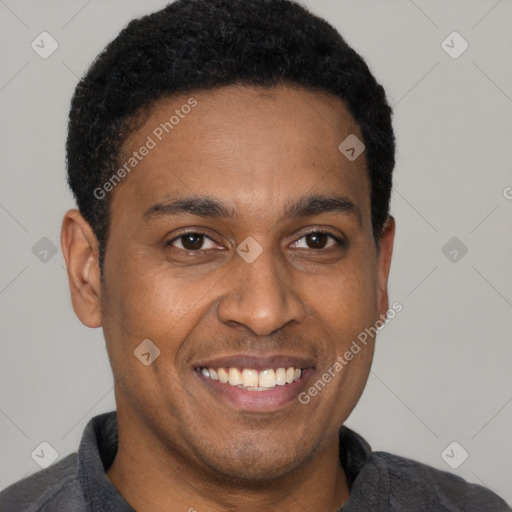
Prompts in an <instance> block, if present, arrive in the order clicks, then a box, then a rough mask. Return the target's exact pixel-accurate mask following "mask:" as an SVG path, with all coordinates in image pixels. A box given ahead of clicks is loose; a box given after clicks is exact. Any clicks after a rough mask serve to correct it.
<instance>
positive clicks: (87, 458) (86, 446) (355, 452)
mask: <svg viewBox="0 0 512 512" xmlns="http://www.w3.org/2000/svg"><path fill="white" fill-rule="evenodd" d="M339 439H340V444H339V446H340V448H339V455H340V463H341V465H342V467H343V469H344V471H345V474H346V477H347V482H348V484H349V487H350V488H351V490H352V487H353V483H354V481H355V479H356V478H357V476H358V474H359V473H360V471H361V469H362V468H363V466H364V465H365V464H366V462H367V460H368V458H369V457H370V455H371V453H372V449H371V446H370V445H369V444H368V443H367V442H366V441H365V440H364V439H363V438H362V437H361V436H360V435H359V434H357V433H356V432H354V431H353V430H351V429H350V428H348V427H346V426H342V427H341V429H340V430H339ZM117 446H118V433H117V413H116V411H111V412H106V413H103V414H100V415H98V416H95V417H94V418H92V419H91V420H90V421H89V423H88V424H87V425H86V427H85V430H84V433H83V436H82V440H81V442H80V447H79V450H78V479H79V481H80V486H81V488H82V493H83V495H84V498H85V502H86V504H87V511H88V512H103V511H105V512H106V511H111V510H116V511H119V512H135V510H134V509H133V508H132V507H131V506H130V505H129V504H128V503H127V502H126V501H125V500H124V498H123V496H122V495H121V494H120V493H119V491H118V490H117V488H116V487H115V486H114V485H113V484H112V482H111V481H110V479H109V478H108V476H107V474H106V471H107V470H108V469H109V468H110V466H111V464H112V462H113V461H114V458H115V456H116V453H117Z"/></svg>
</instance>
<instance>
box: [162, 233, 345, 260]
mask: <svg viewBox="0 0 512 512" xmlns="http://www.w3.org/2000/svg"><path fill="white" fill-rule="evenodd" d="M318 233H321V234H324V235H328V236H329V237H330V238H332V239H333V240H334V241H335V243H336V246H337V247H339V248H345V247H346V246H347V243H346V241H345V240H343V239H342V238H340V237H338V236H336V235H334V234H333V233H331V232H330V231H327V230H323V229H315V230H313V231H309V232H307V233H304V234H303V235H302V236H301V237H300V238H299V239H298V240H297V242H298V241H299V240H302V239H303V238H304V237H306V236H308V235H316V234H318ZM187 235H200V236H204V237H206V238H208V239H209V240H211V241H212V242H215V240H213V239H212V238H211V237H209V236H208V235H207V234H206V233H203V232H202V231H187V232H185V233H181V234H180V235H178V236H176V237H174V238H173V239H172V240H169V241H168V242H166V244H165V247H169V246H172V244H173V243H174V242H175V241H176V240H179V239H180V238H182V237H184V236H187ZM295 243H296V242H295ZM177 249H179V250H180V251H183V252H186V253H187V254H191V253H192V254H195V253H199V254H200V253H203V252H205V251H209V250H210V249H198V250H196V251H190V250H186V249H180V248H179V247H178V248H177ZM327 249H332V247H328V248H327ZM327 249H325V248H321V249H309V250H311V251H315V252H322V251H326V250H327Z"/></svg>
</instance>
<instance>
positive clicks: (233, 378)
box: [196, 366, 304, 391]
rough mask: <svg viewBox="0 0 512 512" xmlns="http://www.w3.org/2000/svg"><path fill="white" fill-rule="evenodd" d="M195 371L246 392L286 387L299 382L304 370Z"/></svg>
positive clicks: (215, 369) (203, 369) (289, 368)
mask: <svg viewBox="0 0 512 512" xmlns="http://www.w3.org/2000/svg"><path fill="white" fill-rule="evenodd" d="M196 371H198V372H199V373H201V374H202V375H203V376H204V377H206V378H208V379H211V380H216V381H219V382H220V383H222V384H226V385H228V386H233V387H236V388H239V389H244V390H247V391H269V390H271V389H274V388H276V387H278V386H286V385H289V384H292V383H293V382H296V381H298V380H300V378H301V377H302V375H303V373H304V368H295V367H293V366H289V367H287V368H284V367H280V368H266V369H264V370H256V369H254V368H234V367H232V368H206V367H199V368H196Z"/></svg>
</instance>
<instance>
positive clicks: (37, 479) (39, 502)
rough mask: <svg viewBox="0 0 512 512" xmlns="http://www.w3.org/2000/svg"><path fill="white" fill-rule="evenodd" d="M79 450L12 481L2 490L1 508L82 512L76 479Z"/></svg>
mask: <svg viewBox="0 0 512 512" xmlns="http://www.w3.org/2000/svg"><path fill="white" fill-rule="evenodd" d="M77 464H78V456H77V453H72V454H70V455H68V456H67V457H65V458H64V459H62V460H61V461H59V462H56V463H55V464H52V465H51V466H50V467H48V468H46V469H43V470H41V471H38V472H37V473H33V474H32V475H29V476H27V477H26V478H24V479H22V480H19V481H18V482H15V483H13V484H12V485H10V486H9V487H7V488H5V489H4V490H3V491H2V492H0V510H1V511H2V512H43V511H44V512H46V511H52V512H57V511H66V512H79V511H80V510H85V509H82V507H81V504H82V503H83V497H82V492H81V489H80V484H79V482H78V480H77Z"/></svg>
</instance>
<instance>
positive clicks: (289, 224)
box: [0, 0, 509, 512]
mask: <svg viewBox="0 0 512 512" xmlns="http://www.w3.org/2000/svg"><path fill="white" fill-rule="evenodd" d="M66 149H67V164H68V180H69V184H70V186H71V189H72V190H73V193H74V194H75V197H76V200H77V203H78V208H79V209H78V210H70V211H69V212H67V213H66V215H65V217H64V221H63V225H62V240H61V241H62V249H63V253H64V256H65V259H66V263H67V267H68V273H69V283H70V290H71V297H72V302H73V307H74V310H75V312H76V314H77V316H78V317H79V318H80V320H81V321H82V322H83V323H84V324H85V325H86V326H88V327H100V326H101V327H102V328H103V331H104V334H105V340H106V343H107V350H108V354H109V358H110V362H111V366H112V370H113V373H114V379H115V396H116V405H117V411H116V412H112V413H107V414H102V415H99V416H97V417H95V418H93V419H92V420H91V421H90V422H89V424H88V425H87V427H86V429H85V432H84V435H83V438H82V442H81V444H80V448H79V451H78V455H77V454H72V455H69V456H68V457H66V458H64V459H63V460H61V461H60V462H57V463H55V464H54V465H53V466H50V467H49V468H48V469H46V470H43V471H41V472H39V473H37V474H35V475H32V476H30V477H28V478H27V479H25V480H22V481H21V482H18V483H16V484H14V485H13V486H11V487H9V488H7V489H6V490H5V491H4V492H3V493H2V494H1V495H0V509H1V510H2V511H29V510H30V511H36V510H37V511H71V512H74V511H86V510H87V511H93V510H94V511H127V510H137V511H142V512H144V511H152V512H159V511H180V510H183V511H187V510H188V511H189V512H192V511H199V512H220V511H228V510H230V511H231V510H236V511H261V510H278V511H281V512H288V511H292V510H311V511H312V510H315V511H325V512H335V511H338V510H343V511H346V512H355V511H369V510H370V511H373V510H394V511H395V510H396V511H411V510H415V511H416V510H434V511H455V510H461V511H462V510H464V511H477V510H478V511H483V510H486V511H491V510H492V511H502V510H509V508H508V506H507V504H506V503H505V502H504V501H503V500H501V499H500V498H499V497H498V496H496V495H495V494H493V493H492V492H490V491H488V490H486V489H484V488H483V487H480V486H478V485H473V484H469V483H466V482H464V481H463V480H462V479H461V478H459V477H457V476H455V475H452V474H449V473H447V472H442V471H439V470H436V469H433V468H430V467H428V466H425V465H422V464H420V463H418V462H415V461H412V460H408V459H404V458H401V457H398V456H394V455H391V454H388V453H383V452H372V451H371V448H370V446H369V445H368V443H367V442H366V441H365V440H364V439H362V438H361V437H360V436H359V435H357V434H356V433H355V432H353V431H351V430H350V429H348V428H347V427H344V426H343V424H344V422H345V421H346V419H347V418H348V416H349V415H350V413H351V411H352V410H353V408H354V406H355V405H356V403H357V402H358V400H359V398H360V396H361V394H362V392H363V389H364V387H365V384H366V381H367V378H368V375H369V371H370V367H371V362H372V356H373V348H374V342H375V334H376V331H377V329H376V328H375V327H374V326H376V325H377V326H378V325H379V322H380V323H382V322H384V321H385V319H386V315H387V314H388V312H392V311H394V310H395V308H396V307H397V306H396V304H393V305H392V306H390V304H389V300H388V293H387V280H388V274H389V269H390V264H391V254H392V248H393V238H394V220H393V218H392V217H391V216H390V215H389V199H390V191H391V183H392V179H391V176H392V170H393V166H394V135H393V130H392V126H391V109H390V107H389V105H388V103H387V101H386V98H385V94H384V91H383V89H382V87H381V86H380V85H379V84H378V83H377V82H376V81H375V79H374V78H373V76H372V75H371V73H370V72H369V70H368V68H367V66H366V64H365V63H364V61H363V60H362V59H361V58H360V57H359V56H358V55H357V54H356V53H355V52H354V51H353V50H352V49H351V48H349V47H348V46H347V45H346V43H345V42H344V40H343V39H342V38H341V36H340V35H339V34H337V32H336V31H335V30H334V29H333V28H332V27H331V26H330V25H328V24H327V23H326V22H324V21H322V20H320V19H318V18H316V17H315V16H313V15H311V14H310V13H308V12H307V11H306V10H305V9H304V8H302V7H300V6H299V5H297V4H295V3H292V2H290V1H288V0H272V1H270V0H179V1H177V2H175V3H173V4H170V5H169V6H168V7H166V8H165V9H163V10H162V11H160V12H157V13H155V14H152V15H150V16H146V17H144V18H141V19H139V20H134V21H132V22H131V23H130V24H129V25H128V26H127V27H126V28H125V29H124V30H123V31H122V32H121V33H120V34H119V36H118V37H117V38H116V39H115V40H114V41H113V42H112V43H110V44H109V45H108V47H107V48H106V49H105V51H104V52H102V53H101V54H100V55H99V57H98V58H97V60H96V61H95V62H94V64H93V65H92V67H91V68H90V70H89V71H88V72H87V74H86V76H85V77H84V78H83V79H82V80H81V82H80V83H79V84H78V86H77V89H76V92H75V95H74V98H73V101H72V106H71V112H70V119H69V133H68V140H67V148H66ZM361 333H369V334H368V335H367V336H366V337H361ZM363 340H364V341H363Z"/></svg>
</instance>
